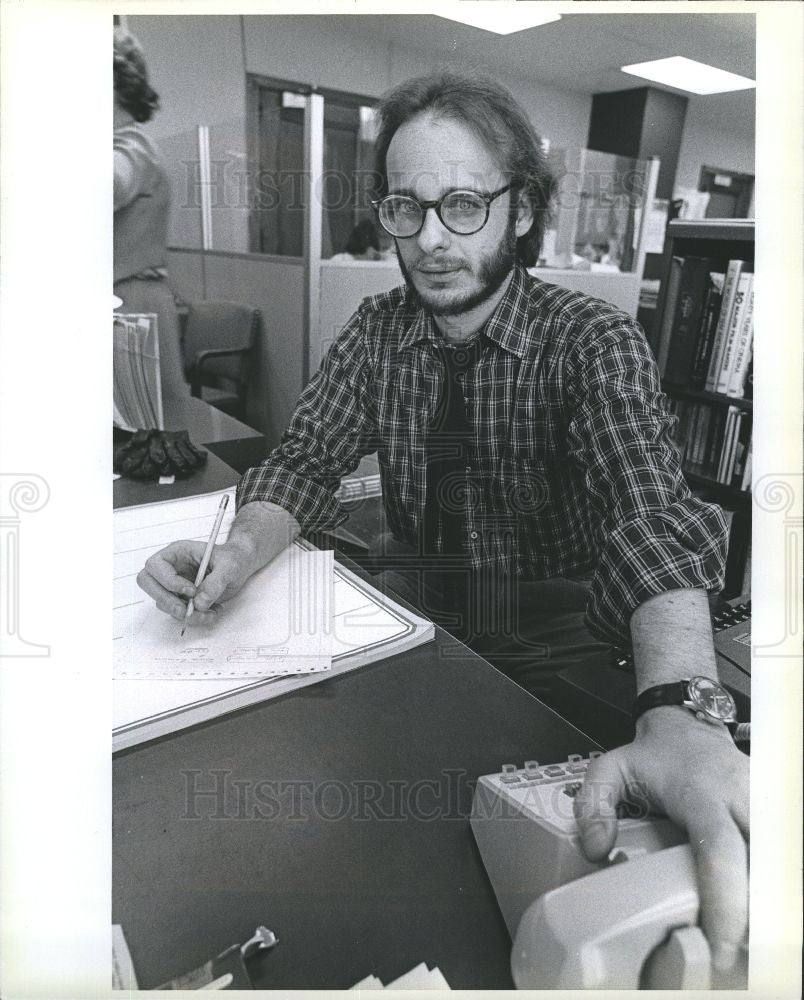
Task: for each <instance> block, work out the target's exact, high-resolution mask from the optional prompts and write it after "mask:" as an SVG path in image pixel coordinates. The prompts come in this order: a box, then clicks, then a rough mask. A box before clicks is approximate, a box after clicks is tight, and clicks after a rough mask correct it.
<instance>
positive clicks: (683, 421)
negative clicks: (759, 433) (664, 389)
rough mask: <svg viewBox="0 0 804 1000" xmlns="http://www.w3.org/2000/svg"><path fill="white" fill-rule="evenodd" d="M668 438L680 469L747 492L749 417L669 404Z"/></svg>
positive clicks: (715, 407) (737, 411)
mask: <svg viewBox="0 0 804 1000" xmlns="http://www.w3.org/2000/svg"><path fill="white" fill-rule="evenodd" d="M670 411H671V413H673V414H674V415H675V416H676V418H677V420H676V424H675V427H674V428H673V430H672V432H671V435H672V439H673V441H674V443H675V446H676V449H677V451H678V453H679V457H680V460H681V463H682V465H683V467H684V469H685V470H686V471H687V472H690V473H694V474H695V475H696V476H699V477H701V478H702V479H710V480H711V481H712V483H713V484H721V485H722V486H727V487H730V488H734V489H737V490H747V489H750V455H751V424H752V421H751V414H750V413H747V412H746V411H745V410H743V409H741V408H740V407H737V406H730V407H728V408H727V409H725V408H724V407H723V406H722V405H719V404H716V403H709V402H706V401H703V402H695V401H692V400H688V399H675V400H671V401H670Z"/></svg>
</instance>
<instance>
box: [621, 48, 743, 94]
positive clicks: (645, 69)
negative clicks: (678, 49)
mask: <svg viewBox="0 0 804 1000" xmlns="http://www.w3.org/2000/svg"><path fill="white" fill-rule="evenodd" d="M621 68H622V71H623V73H630V74H631V76H639V77H642V79H643V80H652V81H653V82H654V83H664V84H666V85H667V86H668V87H675V88H676V90H686V91H687V92H688V93H690V94H725V93H726V92H727V91H730V90H750V89H751V87H756V81H755V80H749V79H748V77H746V76H738V75H737V74H736V73H727V72H726V70H724V69H717V68H716V67H715V66H707V65H706V63H701V62H696V61H695V60H694V59H687V58H686V56H670V57H669V58H668V59H653V60H651V62H644V63H634V64H633V65H632V66H623V67H621Z"/></svg>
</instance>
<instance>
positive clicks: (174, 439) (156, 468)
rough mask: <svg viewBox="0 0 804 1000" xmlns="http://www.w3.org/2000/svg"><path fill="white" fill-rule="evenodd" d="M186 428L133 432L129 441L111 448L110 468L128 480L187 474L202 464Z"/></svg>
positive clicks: (202, 453)
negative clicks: (111, 459) (112, 466)
mask: <svg viewBox="0 0 804 1000" xmlns="http://www.w3.org/2000/svg"><path fill="white" fill-rule="evenodd" d="M206 460H207V453H206V452H205V451H203V450H202V449H201V448H197V447H196V446H195V445H194V444H193V443H192V441H191V440H190V436H189V434H188V433H187V431H136V432H135V433H134V436H133V437H132V438H131V440H130V441H127V442H126V443H125V444H123V445H120V447H118V448H115V451H114V471H115V472H117V473H119V474H120V475H123V476H130V477H131V478H132V479H159V477H160V476H179V477H181V476H189V475H190V474H191V473H193V472H195V470H196V469H198V468H200V467H201V466H202V465H204V464H205V463H206Z"/></svg>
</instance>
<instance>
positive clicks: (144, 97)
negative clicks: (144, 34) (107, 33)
mask: <svg viewBox="0 0 804 1000" xmlns="http://www.w3.org/2000/svg"><path fill="white" fill-rule="evenodd" d="M114 94H115V97H116V98H117V103H118V104H119V105H120V107H121V108H123V110H124V111H128V113H129V114H130V115H132V116H133V118H134V120H135V121H138V122H147V121H150V119H151V118H152V117H153V113H154V111H156V109H157V108H158V107H159V95H158V94H157V92H156V91H155V90H154V89H153V87H152V86H151V85H150V84H149V83H148V67H147V66H146V64H145V56H144V55H143V53H142V48H141V47H140V43H139V42H138V41H137V39H136V38H135V37H134V36H133V35H131V34H129V33H128V32H127V31H125V30H124V29H123V28H120V27H118V28H115V29H114Z"/></svg>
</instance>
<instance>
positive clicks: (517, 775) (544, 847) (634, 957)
mask: <svg viewBox="0 0 804 1000" xmlns="http://www.w3.org/2000/svg"><path fill="white" fill-rule="evenodd" d="M592 756H595V754H593V755H592ZM588 764H589V760H588V759H584V758H582V757H581V756H580V755H577V754H576V755H570V757H569V758H568V760H567V761H566V762H564V763H563V764H551V765H549V766H546V767H544V766H541V765H539V763H538V762H537V761H526V762H525V766H524V767H522V768H517V767H515V766H514V765H513V764H505V765H503V768H502V770H501V771H500V772H499V773H498V774H490V775H486V776H484V777H482V778H480V779H479V780H478V783H477V787H476V789H475V796H474V801H473V804H472V816H471V825H472V831H473V833H474V835H475V840H476V841H477V845H478V847H479V849H480V854H481V856H482V858H483V863H484V865H485V867H486V871H487V872H488V875H489V878H490V880H491V884H492V886H493V888H494V892H495V895H496V896H497V902H498V903H499V906H500V910H501V911H502V915H503V917H504V918H505V922H506V924H507V926H508V930H509V932H510V934H511V937H512V939H513V950H512V953H511V972H512V974H513V978H514V983H515V985H516V986H517V988H518V989H611V990H614V989H616V990H626V989H639V988H646V989H698V990H701V989H709V988H710V987H711V986H712V976H711V966H710V954H709V945H708V944H707V941H706V938H705V937H704V936H703V933H702V932H701V930H700V928H699V927H697V926H696V923H697V919H698V908H699V900H698V889H697V884H696V878H695V868H694V863H693V859H692V852H691V850H690V847H689V844H687V843H686V837H685V835H684V833H683V832H682V831H681V830H680V829H679V828H678V827H676V826H675V825H674V824H673V823H671V822H670V821H669V820H667V819H657V818H649V819H628V818H623V819H621V820H620V821H619V828H618V836H617V843H616V845H615V848H614V850H613V851H612V852H611V854H610V855H609V859H608V861H607V862H605V863H603V864H599V863H595V862H591V861H588V860H587V859H586V858H585V857H584V855H583V854H582V853H581V850H580V847H579V844H578V832H577V827H576V824H575V819H574V816H573V798H574V796H575V794H576V793H577V791H578V789H579V787H580V785H581V782H582V781H583V776H584V773H585V771H586V768H587V767H588ZM743 959H744V960H745V961H744V965H745V968H744V969H741V971H740V977H741V978H743V981H741V982H739V983H737V982H730V983H729V984H728V985H729V986H730V987H731V988H740V987H744V986H745V985H746V980H747V957H746V956H745V955H743ZM717 985H722V984H717Z"/></svg>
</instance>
